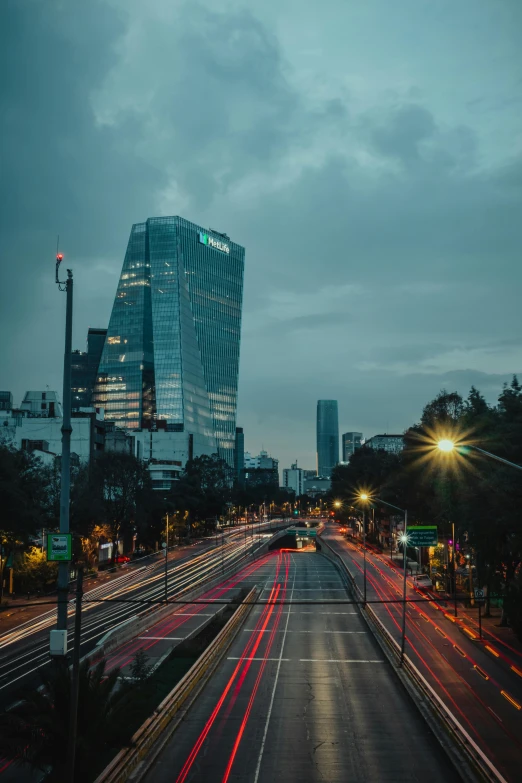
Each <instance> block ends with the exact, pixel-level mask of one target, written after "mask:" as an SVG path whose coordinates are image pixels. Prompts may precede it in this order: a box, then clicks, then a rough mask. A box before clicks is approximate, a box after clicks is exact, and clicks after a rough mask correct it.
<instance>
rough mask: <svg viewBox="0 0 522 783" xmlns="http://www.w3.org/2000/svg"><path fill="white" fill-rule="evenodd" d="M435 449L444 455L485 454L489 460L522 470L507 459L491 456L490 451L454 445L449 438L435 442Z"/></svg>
mask: <svg viewBox="0 0 522 783" xmlns="http://www.w3.org/2000/svg"><path fill="white" fill-rule="evenodd" d="M437 448H438V449H439V451H443V452H445V453H449V452H452V451H457V452H458V453H459V454H462V453H465V452H466V451H469V450H470V449H473V451H478V452H479V453H480V454H485V456H486V457H489V458H490V459H494V460H496V461H497V462H501V463H502V464H503V465H509V467H510V468H516V469H517V470H522V465H517V464H516V463H515V462H510V461H509V460H508V459H504V458H503V457H499V456H498V455H497V454H492V453H491V451H485V449H481V448H479V447H478V446H474V445H473V444H472V443H465V444H464V443H455V441H454V440H450V439H449V438H442V440H439V441H438V442H437Z"/></svg>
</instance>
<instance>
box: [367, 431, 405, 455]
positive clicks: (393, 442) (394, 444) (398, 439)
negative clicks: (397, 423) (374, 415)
mask: <svg viewBox="0 0 522 783" xmlns="http://www.w3.org/2000/svg"><path fill="white" fill-rule="evenodd" d="M364 445H365V446H368V447H369V448H370V449H374V450H375V451H387V452H388V453H390V454H400V453H401V451H402V450H403V448H404V437H403V436H402V435H387V434H384V435H374V436H373V438H369V440H367V441H366V443H365V444H364Z"/></svg>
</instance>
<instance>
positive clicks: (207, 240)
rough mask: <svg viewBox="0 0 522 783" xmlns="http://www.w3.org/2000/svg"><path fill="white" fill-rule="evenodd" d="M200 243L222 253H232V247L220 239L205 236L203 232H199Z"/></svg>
mask: <svg viewBox="0 0 522 783" xmlns="http://www.w3.org/2000/svg"><path fill="white" fill-rule="evenodd" d="M199 241H200V242H201V244H202V245H208V246H209V247H213V248H214V249H215V250H221V252H222V253H230V245H227V243H226V242H221V241H220V240H219V239H214V237H211V236H210V235H209V234H204V233H203V231H200V232H199Z"/></svg>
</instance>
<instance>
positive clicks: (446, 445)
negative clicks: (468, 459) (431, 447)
mask: <svg viewBox="0 0 522 783" xmlns="http://www.w3.org/2000/svg"><path fill="white" fill-rule="evenodd" d="M437 448H438V449H439V450H440V451H446V452H447V451H453V450H454V448H455V444H454V443H453V441H452V440H449V439H448V438H443V439H442V440H439V442H438V443H437Z"/></svg>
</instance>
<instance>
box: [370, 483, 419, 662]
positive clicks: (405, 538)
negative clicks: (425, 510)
mask: <svg viewBox="0 0 522 783" xmlns="http://www.w3.org/2000/svg"><path fill="white" fill-rule="evenodd" d="M359 499H360V500H362V501H372V500H373V501H377V502H378V503H382V504H383V505H384V506H389V507H390V508H394V509H395V510H396V511H400V512H401V514H404V530H403V533H402V535H401V537H400V541H401V543H402V552H403V558H402V564H403V571H404V574H403V582H402V632H401V654H400V658H399V666H402V664H403V662H404V649H405V646H406V587H407V583H406V566H407V558H406V549H407V544H408V511H407V510H406V509H405V508H399V506H394V505H393V503H388V501H387V500H381V498H376V497H369V496H368V494H367V493H366V492H361V494H360V495H359ZM363 519H364V517H363ZM365 550H366V542H365ZM365 555H366V551H365ZM364 578H365V585H364V588H365V589H364V602H365V603H366V556H365V559H364Z"/></svg>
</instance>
